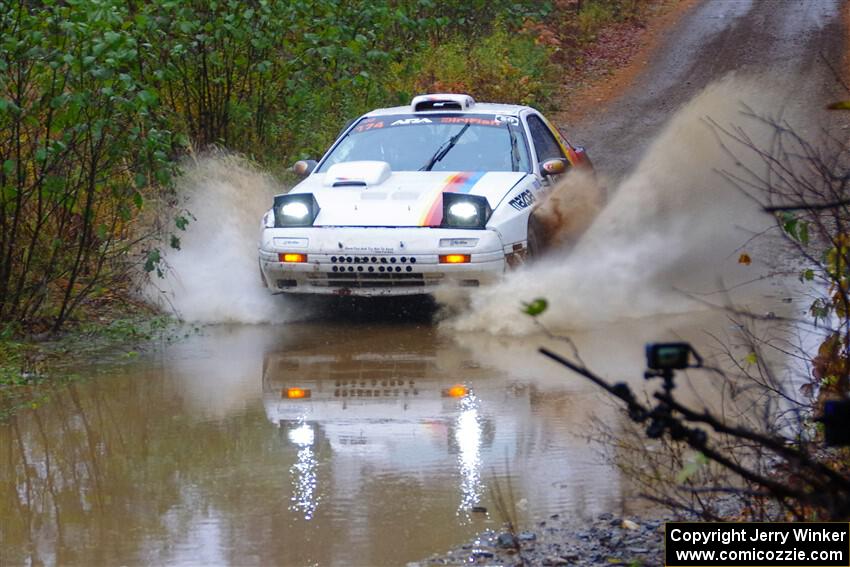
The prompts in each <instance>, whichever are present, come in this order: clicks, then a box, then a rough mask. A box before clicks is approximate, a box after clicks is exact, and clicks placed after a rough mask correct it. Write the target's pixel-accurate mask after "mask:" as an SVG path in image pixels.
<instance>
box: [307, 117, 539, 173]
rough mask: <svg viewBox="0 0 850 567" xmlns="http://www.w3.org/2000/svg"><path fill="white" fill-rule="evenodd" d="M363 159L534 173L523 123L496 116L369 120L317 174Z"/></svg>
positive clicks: (399, 166)
mask: <svg viewBox="0 0 850 567" xmlns="http://www.w3.org/2000/svg"><path fill="white" fill-rule="evenodd" d="M362 160H376V161H385V162H387V163H389V164H390V168H392V170H393V171H526V172H527V171H531V168H530V165H529V159H528V149H527V145H526V143H525V136H524V134H523V131H522V129H521V128H520V127H519V119H518V118H517V117H515V116H496V115H492V114H488V115H484V114H463V115H459V114H428V115H427V116H423V115H421V114H420V115H414V114H396V115H392V116H379V117H371V118H364V119H362V120H360V122H358V123H357V125H356V126H355V127H354V128H353V129H351V130H350V131H349V132H348V134H346V135H345V137H343V138H342V140H340V141H339V143H338V144H337V145H336V146H335V147H334V148H333V149H332V150H331V152H330V153H329V154H328V156H327V157H326V158H325V160H324V161H323V162H322V164H321V166H320V167H319V168H318V169H317V170H316V171H318V172H323V171H327V170H328V168H329V167H330V166H332V165H334V164H336V163H342V162H347V161H362Z"/></svg>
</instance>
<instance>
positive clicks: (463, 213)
mask: <svg viewBox="0 0 850 567" xmlns="http://www.w3.org/2000/svg"><path fill="white" fill-rule="evenodd" d="M492 212H493V211H492V209H491V208H490V204H489V203H488V202H487V199H486V198H484V197H482V196H481V195H468V194H466V193H443V224H442V226H443V227H445V228H478V229H481V228H484V227H485V226H486V225H487V221H488V220H489V219H490V215H491V214H492Z"/></svg>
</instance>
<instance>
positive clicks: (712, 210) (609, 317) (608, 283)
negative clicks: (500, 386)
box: [446, 77, 779, 334]
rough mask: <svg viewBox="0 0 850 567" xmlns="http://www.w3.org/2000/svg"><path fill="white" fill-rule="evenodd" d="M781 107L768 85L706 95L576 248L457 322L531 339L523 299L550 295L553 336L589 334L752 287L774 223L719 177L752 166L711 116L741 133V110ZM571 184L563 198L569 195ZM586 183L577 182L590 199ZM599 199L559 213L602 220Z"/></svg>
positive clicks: (745, 83) (761, 131) (728, 84)
mask: <svg viewBox="0 0 850 567" xmlns="http://www.w3.org/2000/svg"><path fill="white" fill-rule="evenodd" d="M775 102H776V101H775V100H774V97H772V96H771V95H770V93H769V91H768V89H766V88H765V86H764V83H763V82H762V83H757V82H756V81H753V80H745V79H742V78H735V77H727V78H726V79H723V80H721V81H719V82H717V83H715V84H713V85H711V86H710V87H708V88H706V89H705V90H704V91H703V92H702V93H700V94H699V95H698V96H696V97H695V98H694V99H693V100H691V101H690V102H689V103H688V104H686V105H685V106H684V107H682V108H681V109H680V110H679V111H678V112H677V113H676V114H675V115H674V116H673V118H672V119H671V120H670V122H669V123H668V124H667V126H666V127H665V128H664V130H663V131H662V132H661V133H660V134H659V136H658V137H657V138H656V139H655V140H654V141H653V142H652V144H651V146H650V147H649V149H648V150H647V152H646V154H645V155H644V156H643V158H642V159H641V161H640V163H639V165H638V166H637V167H636V169H635V170H634V172H633V173H632V174H631V175H629V176H628V177H627V178H626V179H625V180H623V181H622V183H620V184H619V186H618V187H617V188H616V189H615V190H614V191H612V192H611V193H612V196H611V198H610V200H609V202H608V203H607V205H606V206H605V207H604V208H603V209H602V210H601V212H600V213H599V215H598V216H597V217H596V218H595V220H594V222H593V223H592V224H591V225H590V227H589V228H588V229H587V231H586V232H585V233H584V234H583V235H582V236H581V237H580V239H579V240H578V242H576V243H575V245H574V246H573V247H572V249H571V250H569V251H568V252H566V253H560V254H559V253H557V252H556V253H553V254H551V255H550V256H548V257H546V258H545V259H544V260H543V261H541V262H538V263H536V264H534V265H532V266H530V267H529V268H527V269H524V270H520V271H518V272H515V273H513V274H511V275H510V276H509V277H508V278H506V279H505V280H504V281H503V282H502V283H500V284H498V285H496V286H494V287H492V288H489V289H486V290H480V293H477V294H475V295H474V296H473V297H472V298H471V302H472V303H471V306H469V307H467V308H465V309H462V310H461V311H462V313H463V314H462V315H460V316H458V317H456V318H454V319H450V320H449V321H447V322H446V325H448V326H450V327H453V328H455V329H456V330H461V331H489V332H491V333H495V334H524V333H527V332H531V331H532V330H533V323H532V322H531V321H530V318H527V317H521V316H519V315H518V313H519V309H520V307H521V302H522V301H529V300H532V299H534V298H537V297H544V298H547V299H548V301H549V305H550V308H549V310H548V311H547V313H545V314H544V316H543V318H542V322H543V323H544V324H546V325H547V326H548V327H549V328H551V329H555V330H567V329H575V328H584V327H590V326H594V325H598V324H602V323H607V322H611V321H615V320H619V319H623V318H636V317H643V316H648V315H655V314H661V313H676V312H685V311H689V310H693V309H699V308H703V307H704V304H702V303H701V302H698V301H695V300H694V297H699V296H700V294H705V293H708V292H711V291H715V290H717V289H718V288H719V287H721V286H726V287H733V286H735V285H736V284H737V283H739V282H742V281H746V280H750V279H753V278H754V277H755V276H756V275H757V269H758V268H757V267H756V264H753V265H752V266H743V265H741V264H739V263H738V261H737V260H738V256H739V255H738V253H737V252H738V249H739V247H740V246H741V245H742V244H744V243H745V242H746V241H747V240H748V239H749V238H750V237H751V236H752V235H753V233H755V232H758V231H760V230H762V229H764V228H765V227H766V226H768V225H769V224H770V223H771V222H772V221H771V219H769V218H768V217H767V216H766V215H764V214H763V213H761V211H760V210H759V208H758V206H757V205H756V204H755V203H754V202H753V201H752V200H750V199H749V198H748V197H746V196H745V195H744V194H742V192H741V191H740V190H739V189H737V188H735V187H733V186H732V185H731V184H730V183H729V182H728V181H727V180H725V179H723V178H722V176H721V175H720V174H719V173H718V171H722V170H734V169H735V167H736V164H735V161H736V160H739V159H743V158H740V157H736V158H732V157H730V156H729V155H728V154H727V153H726V152H725V151H724V150H723V148H722V146H721V145H720V143H719V142H718V137H717V132H716V131H715V130H714V129H712V127H711V126H710V125H709V124H708V123H707V121H706V118H710V119H712V120H713V121H715V122H716V123H718V124H719V125H721V126H724V127H729V126H731V125H742V123H743V122H746V121H745V119H744V115H743V113H742V110H743V106H742V104H746V105H747V106H749V107H750V108H752V109H753V110H754V111H756V112H764V113H767V114H775V112H776V109H777V108H779V107H778V106H775ZM746 128H747V132H748V134H749V135H750V136H751V137H752V139H753V142H754V143H755V144H758V145H761V146H766V145H767V142H768V140H769V136H770V134H771V132H770V130H769V129H768V128H767V127H764V126H761V127H760V126H759V125H758V124H755V123H752V124H751V123H750V122H746ZM749 165H752V166H754V167H755V166H756V163H755V162H754V163H753V164H749ZM571 183H574V182H573V181H571V180H569V179H568V180H567V181H566V186H565V187H564V188H561V189H560V191H561V192H562V193H563V192H568V191H570V189H571ZM586 185H587V183H586V180H582V181H581V182H580V183H578V187H579V188H584V189H583V191H586ZM589 202H590V203H591V204H592V200H590V201H588V199H586V198H579V199H576V200H575V201H574V202H571V201H569V200H564V201H563V203H562V204H561V205H560V207H561V210H560V211H559V212H558V214H559V215H560V216H563V217H565V218H569V217H570V216H571V215H573V216H575V215H579V216H581V215H585V214H587V213H588V212H590V213H592V212H593V209H592V206H591V207H589V206H588V203H589ZM571 206H575V209H574V210H572V211H570V210H568V209H569V207H571ZM572 229H573V227H572V226H571V227H570V229H569V230H572ZM715 299H716V297H715ZM450 300H451V299H447V301H450Z"/></svg>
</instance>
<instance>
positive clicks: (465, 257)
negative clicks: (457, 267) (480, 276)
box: [440, 254, 472, 264]
mask: <svg viewBox="0 0 850 567" xmlns="http://www.w3.org/2000/svg"><path fill="white" fill-rule="evenodd" d="M471 260H472V256H471V255H469V254H440V263H441V264H469V262H470V261H471Z"/></svg>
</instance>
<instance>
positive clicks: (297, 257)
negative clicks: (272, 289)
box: [277, 252, 307, 264]
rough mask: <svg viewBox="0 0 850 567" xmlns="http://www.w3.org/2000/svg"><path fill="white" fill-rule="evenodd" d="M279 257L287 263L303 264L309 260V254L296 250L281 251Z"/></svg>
mask: <svg viewBox="0 0 850 567" xmlns="http://www.w3.org/2000/svg"><path fill="white" fill-rule="evenodd" d="M277 259H278V260H279V261H281V262H284V263H287V264H303V263H304V262H306V261H307V254H297V253H295V252H285V253H284V252H281V253H280V254H278V255H277Z"/></svg>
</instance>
